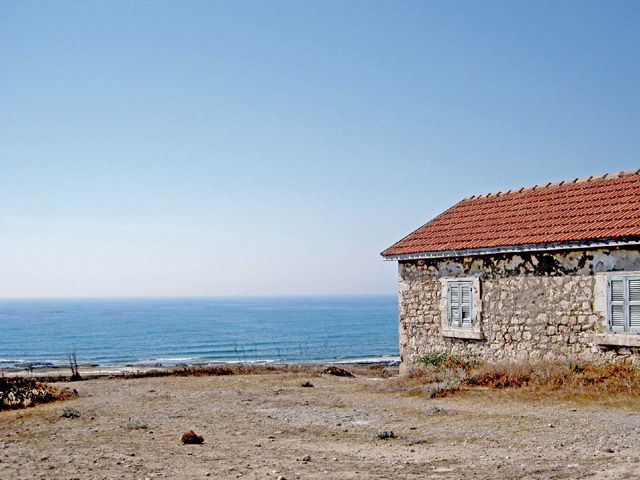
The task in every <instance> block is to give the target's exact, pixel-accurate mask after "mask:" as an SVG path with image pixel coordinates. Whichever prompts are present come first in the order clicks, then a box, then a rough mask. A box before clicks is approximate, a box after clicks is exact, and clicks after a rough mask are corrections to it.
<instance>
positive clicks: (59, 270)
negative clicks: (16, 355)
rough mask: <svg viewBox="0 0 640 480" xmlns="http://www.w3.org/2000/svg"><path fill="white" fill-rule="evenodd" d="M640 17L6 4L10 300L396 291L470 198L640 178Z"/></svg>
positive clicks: (433, 9) (277, 5)
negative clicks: (432, 224)
mask: <svg viewBox="0 0 640 480" xmlns="http://www.w3.org/2000/svg"><path fill="white" fill-rule="evenodd" d="M638 25H640V3H639V2H635V1H629V2H619V1H618V2H616V1H612V2H604V1H603V2H594V1H579V2H570V1H563V2H555V1H554V2H543V1H535V2H511V1H504V2H497V1H492V2H484V1H483V2H480V1H477V2H471V1H466V2H460V1H446V2H435V1H419V2H410V1H405V2H390V1H380V2H376V1H344V0H339V1H338V0H335V1H319V2H305V1H262V0H261V1H224V2H214V1H195V0H190V1H188V2H178V1H172V2H169V1H157V0H154V1H141V0H136V1H125V0H122V1H115V0H114V1H106V2H105V1H75V2H70V1H39V2H36V1H12V0H0V297H85V296H89V297H96V296H209V295H211V296H214V295H216V296H217V295H268V294H335V293H339V294H351V293H394V292H395V291H396V266H395V264H394V263H391V262H383V261H382V260H381V259H380V256H379V252H380V251H381V250H383V249H384V248H386V247H387V246H389V245H390V244H392V243H394V242H395V241H397V240H399V239H400V238H402V237H403V236H405V235H406V234H408V233H409V232H410V231H412V230H414V229H415V228H417V227H419V226H420V225H422V224H423V223H425V222H426V221H428V220H429V219H431V218H432V217H433V216H435V215H437V214H438V213H440V212H441V211H442V210H444V209H446V208H448V207H449V206H451V205H452V204H454V203H455V202H457V201H459V200H460V199H462V198H464V197H466V196H468V195H473V194H482V193H487V192H495V191H499V190H506V189H509V188H519V187H522V186H531V185H534V184H538V183H546V182H549V181H560V180H566V179H572V178H575V177H583V176H589V175H598V174H602V173H606V172H616V171H620V170H634V169H637V168H640V161H639V155H638V153H639V152H640V128H639V127H640V48H639V47H640V28H638Z"/></svg>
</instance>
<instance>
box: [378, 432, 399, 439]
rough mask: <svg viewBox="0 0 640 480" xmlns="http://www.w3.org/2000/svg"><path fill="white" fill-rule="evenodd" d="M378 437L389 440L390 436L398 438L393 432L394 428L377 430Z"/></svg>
mask: <svg viewBox="0 0 640 480" xmlns="http://www.w3.org/2000/svg"><path fill="white" fill-rule="evenodd" d="M376 438H378V439H379V440H388V439H390V438H397V437H396V434H395V433H393V430H381V431H379V432H376Z"/></svg>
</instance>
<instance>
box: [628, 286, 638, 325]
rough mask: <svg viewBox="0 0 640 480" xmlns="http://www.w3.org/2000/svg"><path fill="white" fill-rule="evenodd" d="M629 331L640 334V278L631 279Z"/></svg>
mask: <svg viewBox="0 0 640 480" xmlns="http://www.w3.org/2000/svg"><path fill="white" fill-rule="evenodd" d="M628 280H629V313H628V318H629V331H630V332H640V278H637V277H636V278H629V279H628Z"/></svg>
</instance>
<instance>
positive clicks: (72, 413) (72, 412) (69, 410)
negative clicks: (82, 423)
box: [60, 407, 80, 418]
mask: <svg viewBox="0 0 640 480" xmlns="http://www.w3.org/2000/svg"><path fill="white" fill-rule="evenodd" d="M60 416H61V417H62V418H79V417H80V412H79V411H78V410H76V409H75V408H73V407H64V408H63V409H62V412H60Z"/></svg>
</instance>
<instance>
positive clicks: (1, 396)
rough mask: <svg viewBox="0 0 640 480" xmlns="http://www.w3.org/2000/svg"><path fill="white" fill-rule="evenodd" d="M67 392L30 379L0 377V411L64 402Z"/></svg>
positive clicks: (68, 394) (68, 395)
mask: <svg viewBox="0 0 640 480" xmlns="http://www.w3.org/2000/svg"><path fill="white" fill-rule="evenodd" d="M70 396H71V394H70V393H69V392H64V391H62V392H61V391H59V390H57V389H56V388H53V387H51V386H49V385H46V384H44V383H40V382H36V381H35V380H33V379H31V378H22V377H12V378H5V377H0V410H13V409H19V408H27V407H33V406H35V405H39V404H42V403H49V402H55V401H56V400H64V399H67V398H69V397H70Z"/></svg>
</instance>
